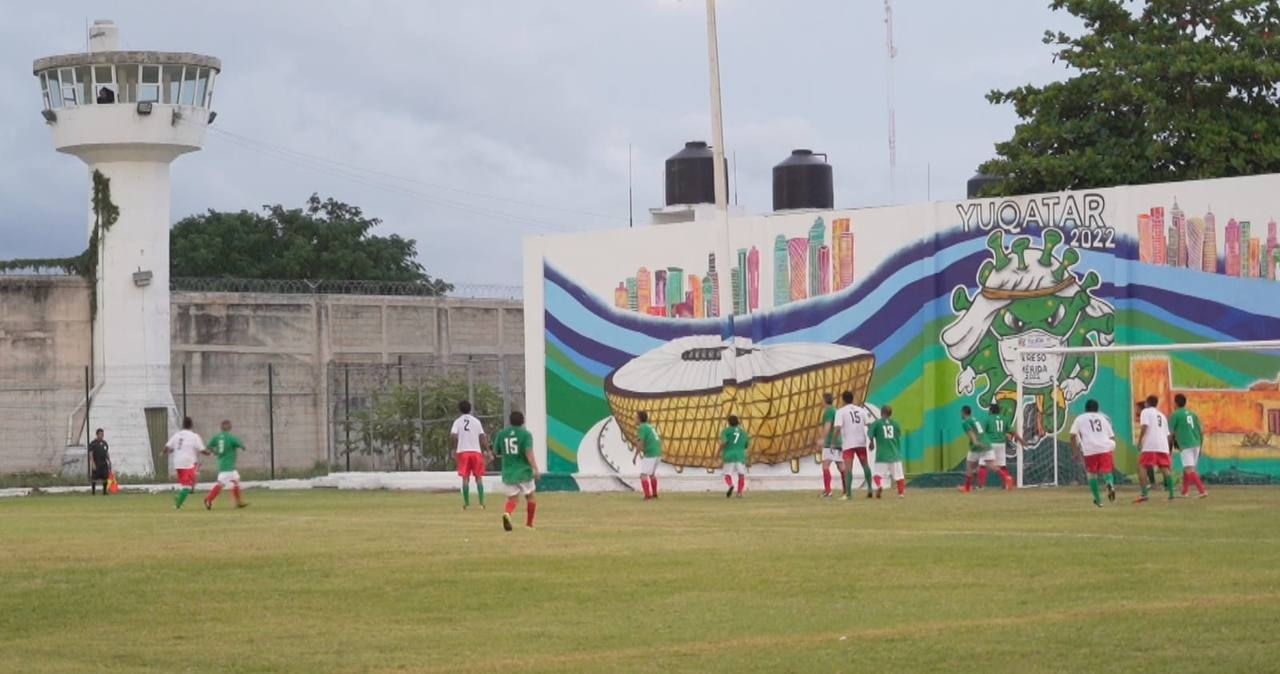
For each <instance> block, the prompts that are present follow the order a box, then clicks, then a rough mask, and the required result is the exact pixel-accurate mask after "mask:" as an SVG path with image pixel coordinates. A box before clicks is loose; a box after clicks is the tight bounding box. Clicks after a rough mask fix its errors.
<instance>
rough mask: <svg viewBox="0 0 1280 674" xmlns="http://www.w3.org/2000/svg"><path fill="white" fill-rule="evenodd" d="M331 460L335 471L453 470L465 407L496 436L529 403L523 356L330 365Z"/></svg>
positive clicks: (467, 357) (466, 357) (328, 376)
mask: <svg viewBox="0 0 1280 674" xmlns="http://www.w3.org/2000/svg"><path fill="white" fill-rule="evenodd" d="M327 380H328V401H329V403H328V405H329V418H330V419H331V423H330V432H329V463H330V465H331V466H332V467H333V468H334V469H335V470H356V471H359V470H375V471H396V470H452V469H453V468H454V467H455V462H454V458H453V453H452V451H451V449H450V447H449V435H450V428H451V426H452V424H453V421H454V419H456V418H457V417H458V414H459V412H458V403H459V402H460V401H462V400H468V401H471V403H472V406H473V410H472V414H474V415H475V416H476V417H478V418H479V419H480V421H481V422H482V423H483V424H484V428H485V430H486V432H487V433H488V434H489V435H490V436H492V435H494V434H495V433H496V432H497V429H499V428H501V427H502V426H504V425H506V421H507V416H508V415H509V414H510V412H511V410H513V409H523V406H524V362H523V357H521V356H462V357H455V358H453V359H451V360H448V361H434V362H431V361H423V362H406V361H404V360H401V361H400V362H397V363H394V364H386V365H383V364H372V365H370V364H354V363H353V364H341V363H334V364H330V365H329V367H328V375H327Z"/></svg>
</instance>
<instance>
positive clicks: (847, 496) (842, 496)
mask: <svg viewBox="0 0 1280 674" xmlns="http://www.w3.org/2000/svg"><path fill="white" fill-rule="evenodd" d="M840 500H841V501H848V500H849V495H848V494H841V495H840Z"/></svg>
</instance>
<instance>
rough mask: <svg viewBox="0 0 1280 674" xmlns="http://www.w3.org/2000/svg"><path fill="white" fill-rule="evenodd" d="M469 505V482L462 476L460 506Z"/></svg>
mask: <svg viewBox="0 0 1280 674" xmlns="http://www.w3.org/2000/svg"><path fill="white" fill-rule="evenodd" d="M469 505H471V482H469V481H468V480H467V479H466V478H462V507H464V508H465V507H467V506H469Z"/></svg>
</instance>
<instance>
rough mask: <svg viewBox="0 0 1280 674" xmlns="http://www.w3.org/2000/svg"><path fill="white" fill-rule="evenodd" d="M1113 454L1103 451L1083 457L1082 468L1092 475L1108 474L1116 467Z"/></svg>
mask: <svg viewBox="0 0 1280 674" xmlns="http://www.w3.org/2000/svg"><path fill="white" fill-rule="evenodd" d="M1115 458H1116V457H1115V454H1113V453H1111V452H1103V453H1102V454H1090V455H1089V456H1086V457H1084V470H1085V472H1087V473H1092V474H1094V475H1110V474H1111V473H1112V472H1113V471H1115V469H1116V462H1115Z"/></svg>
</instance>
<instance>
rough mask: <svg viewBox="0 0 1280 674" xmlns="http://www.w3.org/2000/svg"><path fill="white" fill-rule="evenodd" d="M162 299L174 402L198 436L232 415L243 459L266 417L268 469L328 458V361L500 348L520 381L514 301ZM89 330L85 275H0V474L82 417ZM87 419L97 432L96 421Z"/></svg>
mask: <svg viewBox="0 0 1280 674" xmlns="http://www.w3.org/2000/svg"><path fill="white" fill-rule="evenodd" d="M171 310H172V340H173V341H172V346H171V353H172V365H173V370H172V377H173V395H174V399H175V401H177V403H178V406H179V408H180V409H181V408H182V407H183V401H184V397H183V396H184V388H185V404H186V411H187V413H188V414H189V415H190V416H192V417H193V418H194V419H195V421H196V423H197V430H198V431H199V432H200V433H201V434H202V435H203V436H205V437H206V438H207V437H209V436H210V435H212V434H213V433H214V432H216V425H217V422H218V421H219V420H221V419H223V418H227V419H231V420H233V422H234V423H235V425H236V428H235V431H236V433H237V435H239V436H241V439H242V440H243V441H244V442H245V444H246V445H247V446H248V447H249V448H250V449H251V450H252V451H250V452H248V453H246V454H245V455H244V458H243V460H242V466H243V467H245V468H250V469H252V468H258V467H261V468H265V467H267V466H268V465H269V463H270V457H269V453H268V452H267V448H268V446H269V442H270V432H269V420H270V419H271V417H272V416H274V428H275V446H276V454H275V465H276V467H277V469H279V468H295V469H300V468H311V467H312V466H314V465H315V464H316V463H317V462H322V461H325V460H326V459H327V458H328V456H329V437H328V436H329V432H330V431H329V429H330V427H331V426H330V423H331V420H330V418H329V415H330V413H331V412H330V410H332V409H333V401H332V400H331V399H330V395H331V388H333V387H332V385H331V384H332V382H331V375H330V373H331V370H336V369H340V368H333V367H332V366H333V365H335V364H336V365H342V364H355V365H364V366H366V367H365V370H367V369H368V367H367V366H368V365H371V364H386V365H396V364H399V363H403V364H406V365H430V364H438V363H458V362H466V361H467V359H469V358H472V359H483V360H484V362H496V359H497V358H498V357H501V358H503V359H504V364H505V367H506V368H507V369H508V377H509V379H510V381H512V382H513V383H514V385H515V386H516V387H522V386H523V382H524V371H523V358H522V351H523V335H524V325H523V313H522V310H521V306H520V303H519V302H516V301H510V300H466V299H448V298H427V297H381V296H359V295H287V294H260V293H192V292H175V293H173V295H172V297H171ZM91 339H92V330H91V327H90V321H89V286H88V284H87V283H86V282H84V281H82V280H80V279H78V278H68V277H48V276H44V277H40V276H36V277H16V276H15V277H4V276H0V473H14V472H56V471H58V470H59V469H60V468H61V462H62V456H63V452H64V450H65V447H66V444H67V441H68V436H69V429H70V428H71V426H70V424H71V423H72V422H73V415H76V417H75V423H76V424H77V428H76V430H77V431H78V424H79V423H80V421H79V420H80V419H82V414H83V410H81V409H80V407H82V406H81V402H82V401H83V398H84V368H85V366H86V365H88V364H89V363H90V361H91V358H92V354H91ZM268 366H270V370H271V374H272V375H273V376H272V380H273V381H272V389H273V391H272V395H271V396H270V397H268V382H267V379H268ZM184 369H185V387H184ZM518 393H519V395H520V397H522V392H518ZM268 401H270V402H271V404H268ZM517 404H518V403H517ZM92 423H93V425H95V426H97V425H103V426H106V427H107V435H108V439H110V433H111V431H110V428H109V425H110V423H109V420H107V419H99V418H96V417H95V418H93V419H92Z"/></svg>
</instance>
